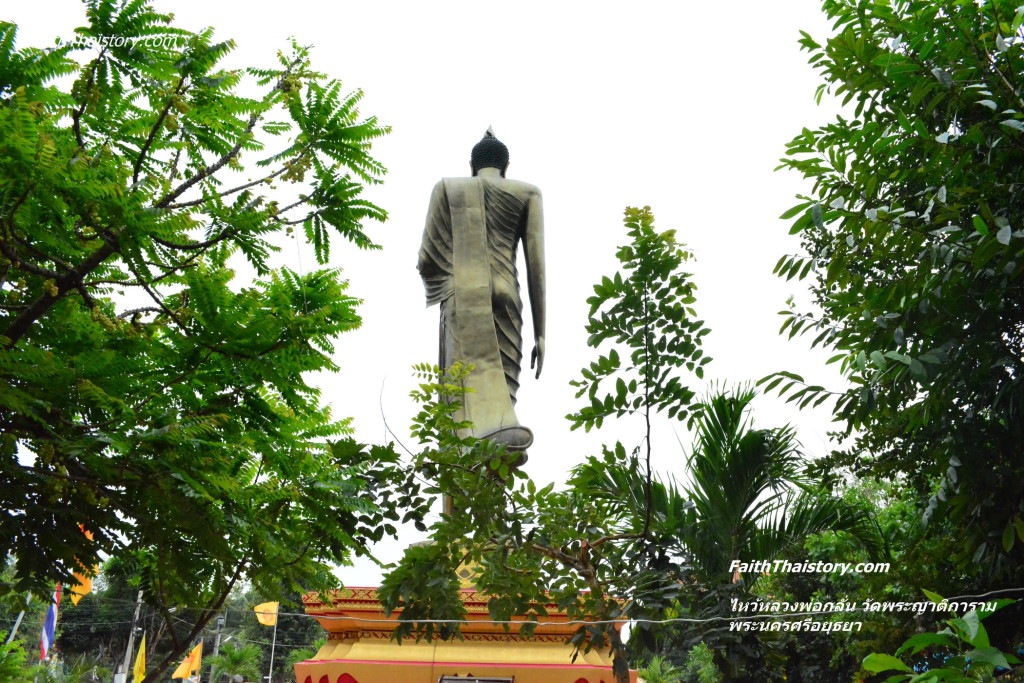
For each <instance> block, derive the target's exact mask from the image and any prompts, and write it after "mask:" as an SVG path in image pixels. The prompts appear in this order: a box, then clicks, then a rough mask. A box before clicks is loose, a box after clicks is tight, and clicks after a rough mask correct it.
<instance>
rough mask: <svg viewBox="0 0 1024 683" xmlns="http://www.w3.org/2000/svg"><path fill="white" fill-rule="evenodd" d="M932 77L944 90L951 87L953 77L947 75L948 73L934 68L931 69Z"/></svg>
mask: <svg viewBox="0 0 1024 683" xmlns="http://www.w3.org/2000/svg"><path fill="white" fill-rule="evenodd" d="M932 75H933V76H935V79H936V80H937V81H938V82H939V83H941V84H942V86H943V87H944V88H947V89H949V88H952V87H953V77H952V76H950V75H949V72H948V71H946V70H944V69H940V68H939V67H935V68H934V69H932Z"/></svg>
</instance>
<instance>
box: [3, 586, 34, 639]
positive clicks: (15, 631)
mask: <svg viewBox="0 0 1024 683" xmlns="http://www.w3.org/2000/svg"><path fill="white" fill-rule="evenodd" d="M30 602H32V594H31V593H29V594H28V595H26V596H25V607H28V604H29V603H30ZM24 616H25V610H21V611H20V612H18V619H17V620H16V621H15V622H14V628H12V629H11V633H10V634H9V635H8V636H7V642H6V643H4V644H5V645H10V644H11V641H12V640H14V636H16V635H18V627H19V626H21V620H22V618H23V617H24Z"/></svg>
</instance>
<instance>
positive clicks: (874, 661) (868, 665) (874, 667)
mask: <svg viewBox="0 0 1024 683" xmlns="http://www.w3.org/2000/svg"><path fill="white" fill-rule="evenodd" d="M861 666H863V667H864V669H865V670H866V671H870V672H872V673H882V672H883V671H891V670H893V669H895V670H897V671H908V672H912V671H913V670H912V669H911V668H910V667H909V666H907V665H906V664H904V663H903V662H901V661H900V660H898V659H896V658H895V657H893V656H892V655H887V654H882V653H877V652H876V653H875V654H871V655H868V656H867V657H865V658H864V661H863V662H862V663H861Z"/></svg>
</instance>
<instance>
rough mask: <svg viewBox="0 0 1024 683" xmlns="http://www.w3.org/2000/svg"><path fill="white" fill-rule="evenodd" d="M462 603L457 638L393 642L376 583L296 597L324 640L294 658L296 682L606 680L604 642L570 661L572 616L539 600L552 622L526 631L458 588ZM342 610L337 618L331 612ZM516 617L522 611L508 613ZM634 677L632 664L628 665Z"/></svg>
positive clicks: (391, 620) (608, 667)
mask: <svg viewBox="0 0 1024 683" xmlns="http://www.w3.org/2000/svg"><path fill="white" fill-rule="evenodd" d="M461 598H462V602H463V604H464V605H465V606H466V611H467V615H466V622H465V623H464V624H462V626H461V629H460V631H461V633H462V636H463V640H458V639H454V638H453V639H452V640H448V641H442V640H438V639H436V638H435V639H434V640H433V641H431V642H429V643H428V642H426V641H425V640H421V641H420V642H415V640H413V639H407V640H405V641H403V642H401V643H399V642H397V641H394V640H392V638H391V636H392V633H393V631H394V629H395V626H396V625H397V622H398V616H399V614H400V611H398V610H396V611H395V612H394V613H392V615H391V616H390V617H389V616H387V615H385V613H384V609H383V608H382V607H381V604H380V601H379V600H378V599H377V590H376V589H374V588H347V589H344V590H341V591H334V592H332V593H329V594H326V595H322V594H316V593H311V594H309V595H306V596H305V597H303V602H304V603H305V605H306V613H307V614H309V615H310V616H313V617H315V618H316V619H317V621H319V622H320V625H321V626H323V627H324V630H326V631H327V633H328V636H327V643H326V644H325V645H324V646H323V647H322V648H321V649H320V651H319V652H317V653H316V655H315V656H314V658H313V659H310V660H307V661H305V662H301V663H299V664H296V665H295V680H296V681H298V682H299V683H396V682H401V683H439V682H440V681H443V682H444V683H458V681H464V682H465V683H471V682H472V683H475V682H476V681H480V683H485V682H486V683H492V682H493V683H614V681H615V678H614V676H613V675H612V660H611V652H610V651H609V650H597V649H594V650H591V651H590V652H588V653H586V654H583V653H582V652H581V653H580V655H579V657H577V658H576V661H575V662H573V660H572V654H573V647H572V646H571V645H568V644H567V641H568V639H569V638H570V637H571V636H572V634H573V633H575V632H576V629H577V628H578V626H577V625H576V624H567V623H566V622H567V621H568V620H569V619H568V616H567V615H566V614H565V612H562V611H560V610H558V608H557V607H555V606H554V605H547V606H546V607H547V610H548V615H547V616H545V617H542V618H541V619H540V620H541V621H544V622H552V623H551V624H550V625H549V624H545V625H543V626H538V627H537V630H536V632H535V634H534V635H533V636H530V637H525V636H520V635H519V633H518V627H516V626H515V625H511V626H510V630H509V631H508V632H506V631H505V629H504V627H503V626H502V625H501V624H492V623H488V622H489V619H490V617H489V615H488V613H487V596H486V595H484V594H483V593H479V592H477V591H475V590H463V591H461ZM339 617H342V618H339ZM515 620H516V621H523V620H524V618H523V617H516V618H515ZM630 681H633V682H634V683H635V681H636V672H635V671H631V672H630Z"/></svg>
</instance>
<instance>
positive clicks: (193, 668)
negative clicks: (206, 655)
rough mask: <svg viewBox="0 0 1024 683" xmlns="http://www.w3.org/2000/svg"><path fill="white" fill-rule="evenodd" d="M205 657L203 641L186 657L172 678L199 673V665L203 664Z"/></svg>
mask: <svg viewBox="0 0 1024 683" xmlns="http://www.w3.org/2000/svg"><path fill="white" fill-rule="evenodd" d="M202 659H203V643H202V641H200V642H199V644H198V645H196V646H195V647H194V648H192V652H190V653H189V654H188V656H187V657H185V660H184V661H183V662H182V663H181V664H179V665H178V668H177V669H175V670H174V673H172V674H171V678H192V677H193V676H195V675H197V674H198V673H199V667H200V666H202Z"/></svg>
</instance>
